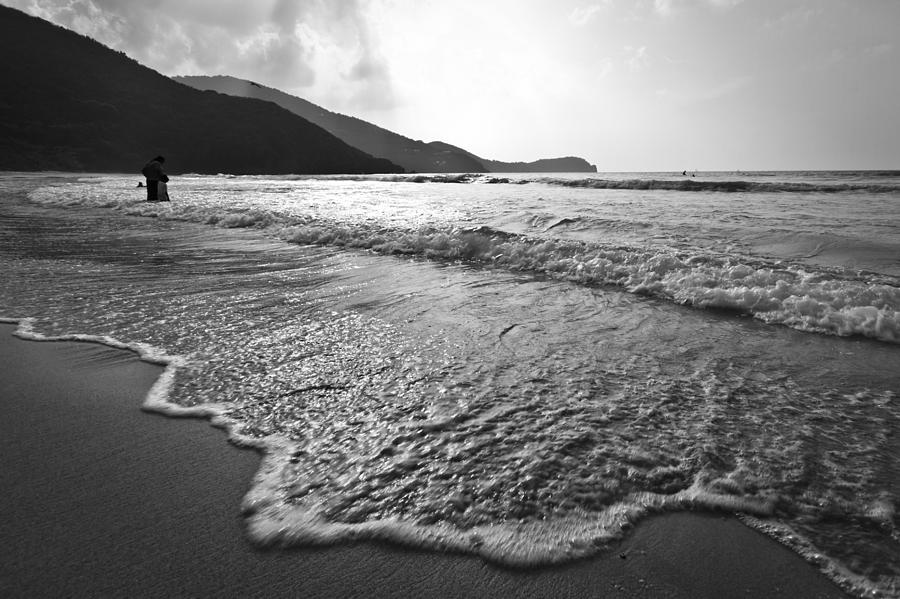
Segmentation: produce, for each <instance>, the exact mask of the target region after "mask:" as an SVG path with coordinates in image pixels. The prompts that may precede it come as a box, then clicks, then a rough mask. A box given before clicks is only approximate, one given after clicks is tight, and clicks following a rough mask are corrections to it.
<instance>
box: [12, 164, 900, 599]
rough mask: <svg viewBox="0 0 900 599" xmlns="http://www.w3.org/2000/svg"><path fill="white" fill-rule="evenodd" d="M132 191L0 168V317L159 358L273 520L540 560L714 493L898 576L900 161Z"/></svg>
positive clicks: (824, 553)
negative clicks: (233, 448) (234, 453)
mask: <svg viewBox="0 0 900 599" xmlns="http://www.w3.org/2000/svg"><path fill="white" fill-rule="evenodd" d="M135 181H136V179H135V178H134V177H128V176H82V177H79V176H69V175H58V176H54V175H14V174H8V175H5V176H4V177H3V179H2V183H0V185H2V187H0V197H2V200H0V201H2V205H3V210H2V213H0V214H2V217H0V268H2V270H3V272H4V273H6V274H5V276H4V278H5V279H6V280H7V281H8V282H7V283H5V284H4V285H3V286H2V289H0V317H5V318H14V319H29V320H27V321H25V325H26V328H28V330H30V331H33V332H34V333H35V334H38V335H44V336H52V337H57V336H59V337H72V336H88V337H89V338H92V339H98V338H103V339H107V341H109V340H111V339H114V340H116V341H117V342H120V343H122V344H125V345H127V346H130V347H134V348H137V349H139V350H140V351H142V352H145V354H146V355H148V356H154V357H155V358H156V359H162V360H166V361H168V362H170V367H169V369H168V370H167V373H166V375H164V378H163V379H162V382H161V383H160V384H159V385H157V387H156V388H155V389H154V396H153V398H152V402H154V404H153V405H155V406H156V407H158V408H160V409H164V410H168V411H169V412H181V411H185V410H186V411H187V412H188V413H191V412H194V413H198V414H201V413H202V414H214V415H216V416H217V417H218V418H220V419H221V420H222V422H225V423H228V424H229V426H230V427H231V432H232V435H233V436H234V437H235V438H236V439H239V440H240V441H241V442H245V443H249V444H253V445H258V446H263V447H265V448H266V449H267V450H268V452H269V453H268V454H267V458H266V459H265V461H264V463H263V466H262V469H261V471H260V474H259V476H258V477H257V480H256V481H254V487H253V489H252V490H251V492H250V493H249V495H248V497H247V499H246V500H245V505H244V506H243V508H244V510H245V511H246V514H247V516H248V524H249V529H250V533H251V536H252V537H253V538H254V539H255V540H257V541H259V542H263V543H287V544H291V543H321V542H333V541H337V540H341V539H349V538H390V539H394V540H400V541H402V542H405V543H408V544H410V545H413V546H418V547H426V548H453V549H458V550H462V551H466V552H471V553H477V554H480V555H483V556H485V557H486V558H488V559H492V560H496V561H500V562H503V563H510V564H548V563H554V562H560V561H565V560H569V559H573V558H575V557H578V556H583V555H589V554H591V553H594V552H597V551H602V550H603V548H604V547H607V546H608V545H609V544H610V543H612V542H613V541H614V540H616V539H618V538H621V536H622V535H623V534H627V530H628V528H629V527H630V526H631V525H632V524H633V523H634V522H635V521H637V520H639V519H640V518H641V517H643V516H645V515H647V514H649V513H653V512H656V511H661V510H683V509H722V510H725V511H728V512H733V513H737V514H740V515H741V516H742V517H743V518H744V519H745V521H746V522H748V523H749V524H750V525H752V526H756V527H758V528H760V529H761V530H764V531H765V532H767V533H769V534H771V535H773V536H775V537H776V538H778V539H779V540H781V541H783V542H785V543H786V544H787V545H788V546H790V547H792V548H794V549H795V550H797V551H798V552H800V553H802V554H803V555H805V556H806V557H807V558H808V559H810V560H811V561H813V562H814V563H816V564H818V565H819V566H820V567H821V568H822V569H823V571H825V572H826V573H827V574H828V575H830V576H831V577H832V578H834V579H835V580H837V581H838V582H839V583H840V584H842V585H843V586H844V588H846V589H848V590H850V591H852V592H854V593H856V594H860V595H863V594H876V595H877V594H883V595H887V596H892V595H896V594H897V592H898V582H900V580H898V579H900V540H898V528H897V523H898V522H897V514H896V507H897V502H898V493H900V483H898V481H900V462H898V460H900V442H898V439H897V436H896V434H895V431H896V430H897V427H898V424H900V422H898V418H900V406H898V403H897V402H898V399H897V392H898V389H900V369H898V368H897V365H898V363H900V361H898V357H900V353H898V352H900V349H898V343H900V312H898V311H900V262H898V256H900V228H898V225H897V223H898V222H900V220H898V217H900V175H898V174H896V173H872V172H868V173H867V172H864V173H718V174H700V176H698V177H682V176H680V175H677V176H676V175H672V174H661V173H641V174H635V173H625V174H598V175H596V176H593V177H589V178H584V177H583V176H582V175H578V176H568V175H566V176H563V175H560V176H554V175H549V176H548V175H508V176H503V175H494V174H492V175H471V176H454V175H447V176H422V175H419V176H413V175H410V176H398V177H393V176H392V177H379V176H371V177H330V178H321V177H261V176H260V177H227V176H215V177H213V176H184V177H178V178H173V181H172V183H171V185H170V193H171V195H172V198H173V200H174V201H173V202H172V203H171V204H170V205H162V204H147V203H144V202H142V201H141V200H142V199H143V195H142V194H143V190H139V189H134V184H135ZM236 509H237V506H236Z"/></svg>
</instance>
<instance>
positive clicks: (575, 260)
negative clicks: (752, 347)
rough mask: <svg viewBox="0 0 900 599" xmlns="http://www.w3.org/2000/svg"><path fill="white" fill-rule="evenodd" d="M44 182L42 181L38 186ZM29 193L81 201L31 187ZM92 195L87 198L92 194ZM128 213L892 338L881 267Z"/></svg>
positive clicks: (501, 236)
mask: <svg viewBox="0 0 900 599" xmlns="http://www.w3.org/2000/svg"><path fill="white" fill-rule="evenodd" d="M47 189H48V188H45V190H47ZM31 198H32V201H37V202H47V203H56V204H58V203H65V204H67V205H72V204H73V203H76V204H78V203H88V202H89V199H88V198H87V197H82V198H78V197H73V196H64V197H61V196H59V195H58V194H56V193H54V192H52V191H39V192H35V193H33V194H32V196H31ZM95 199H96V198H95ZM99 203H100V205H103V206H107V207H116V208H118V209H121V210H124V211H125V212H127V213H129V214H133V215H141V216H151V217H159V218H163V219H171V220H184V221H192V222H199V223H204V224H209V225H215V226H220V227H224V228H249V227H252V228H258V229H265V230H266V231H267V232H268V233H269V234H272V235H274V236H277V237H279V238H280V239H282V240H284V241H287V242H290V243H296V244H302V245H327V246H335V247H343V248H352V249H362V250H369V251H374V252H377V253H380V254H387V255H407V256H413V257H419V258H424V259H429V260H439V261H455V262H465V263H470V264H474V265H478V266H483V267H490V268H502V269H506V270H512V271H521V272H529V273H534V274H538V275H542V276H548V277H552V278H554V279H559V280H566V281H571V282H576V283H580V284H586V285H612V286H616V287H620V288H623V289H625V290H627V291H629V292H631V293H636V294H642V295H647V296H652V297H656V298H662V299H666V300H669V301H672V302H675V303H678V304H681V305H687V306H693V307H696V308H704V309H721V310H728V311H733V312H735V313H738V314H746V315H750V316H753V317H754V318H757V319H759V320H761V321H763V322H766V323H770V324H780V325H785V326H789V327H792V328H796V329H799V330H803V331H809V332H816V333H825V334H830V335H838V336H853V335H859V336H864V337H870V338H873V339H878V340H881V341H886V342H890V343H900V283H898V281H897V280H896V279H895V278H893V277H890V276H887V275H873V274H872V273H865V274H860V273H856V272H853V271H846V270H843V269H838V268H834V269H829V268H826V267H810V266H808V265H799V264H791V263H788V262H784V261H778V262H774V261H767V260H763V259H750V258H746V257H740V256H735V255H729V254H721V255H716V254H713V253H710V252H709V251H707V250H699V249H698V250H696V251H694V252H689V251H684V252H676V251H674V250H672V249H671V248H663V247H634V246H616V245H608V244H604V243H597V242H585V241H576V240H568V239H560V238H555V237H552V236H529V235H523V234H516V233H509V232H505V231H502V230H499V229H495V228H492V227H488V226H478V227H452V226H451V227H421V228H418V229H405V228H396V227H392V226H382V225H379V224H368V223H359V222H341V221H330V220H323V219H313V218H311V217H302V216H296V215H284V214H280V213H278V212H276V211H272V210H268V209H264V208H254V209H251V210H246V209H244V210H241V209H229V207H228V206H222V205H217V206H205V207H204V206H192V205H186V204H185V205H181V204H172V205H165V206H163V205H160V204H148V203H145V202H133V201H109V200H106V201H101V202H99Z"/></svg>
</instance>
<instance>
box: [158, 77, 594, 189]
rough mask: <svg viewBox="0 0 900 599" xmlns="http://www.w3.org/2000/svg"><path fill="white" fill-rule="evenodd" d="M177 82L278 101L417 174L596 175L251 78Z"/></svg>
mask: <svg viewBox="0 0 900 599" xmlns="http://www.w3.org/2000/svg"><path fill="white" fill-rule="evenodd" d="M173 79H175V81H178V82H179V83H184V84H185V85H190V86H191V87H195V88H197V89H199V90H208V91H216V92H219V93H222V94H228V95H231V96H240V97H244V98H258V99H260V100H267V101H269V102H274V103H275V104H278V105H279V106H281V107H282V108H285V109H287V110H290V111H291V112H293V113H294V114H296V115H299V116H302V117H303V118H305V119H307V120H309V121H311V122H313V123H315V124H317V125H319V126H320V127H322V128H323V129H325V130H327V131H328V132H329V133H331V134H333V135H335V136H336V137H338V138H339V139H342V140H343V141H345V142H347V143H348V144H350V145H351V146H353V147H355V148H359V149H361V150H363V151H364V152H368V153H369V154H372V155H373V156H382V157H384V158H387V159H388V160H390V161H391V162H395V163H396V164H399V165H400V166H402V167H403V168H405V169H406V170H408V171H410V172H415V173H466V172H470V173H471V172H475V173H485V172H492V173H524V172H531V173H551V172H553V173H595V172H597V167H596V166H594V165H592V164H590V163H588V161H587V160H585V159H584V158H578V157H575V156H567V157H563V158H544V159H541V160H535V161H532V162H502V161H499V160H488V159H485V158H481V157H479V156H476V155H475V154H472V153H471V152H468V151H466V150H464V149H462V148H458V147H456V146H453V145H451V144H448V143H444V142H440V141H433V142H429V143H425V142H423V141H419V140H414V139H410V138H408V137H405V136H403V135H400V134H398V133H394V132H392V131H388V130H387V129H383V128H381V127H379V126H377V125H373V124H372V123H368V122H366V121H363V120H361V119H358V118H355V117H352V116H347V115H343V114H339V113H336V112H331V111H330V110H327V109H325V108H322V107H321V106H317V105H316V104H313V103H312V102H309V101H307V100H304V99H303V98H298V97H296V96H292V95H290V94H287V93H285V92H282V91H279V90H277V89H272V88H270V87H265V86H263V85H260V84H258V83H254V82H253V81H247V80H244V79H237V78H235V77H228V76H224V75H219V76H216V77H202V76H182V77H173Z"/></svg>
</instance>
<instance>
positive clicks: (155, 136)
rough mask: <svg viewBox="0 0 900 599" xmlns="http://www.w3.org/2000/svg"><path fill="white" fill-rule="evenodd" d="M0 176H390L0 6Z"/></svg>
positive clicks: (274, 112) (260, 111)
mask: <svg viewBox="0 0 900 599" xmlns="http://www.w3.org/2000/svg"><path fill="white" fill-rule="evenodd" d="M0 53H2V56H3V61H2V63H0V78H2V80H3V96H2V98H0V170H28V171H33V170H61V171H97V172H131V171H135V170H137V169H138V168H140V166H141V165H142V164H143V163H144V162H146V160H147V159H148V158H150V157H151V156H153V155H155V154H163V155H165V156H166V157H167V158H169V165H170V168H172V169H173V170H177V171H178V172H194V173H210V174H215V173H231V174H249V173H254V174H288V173H294V174H305V173H317V174H335V173H353V174H360V173H395V172H401V171H402V169H401V168H400V167H399V166H397V165H395V164H393V163H391V162H389V161H387V160H384V159H380V158H374V157H373V156H370V155H368V154H366V153H364V152H362V151H360V150H358V149H356V148H354V147H351V146H350V145H348V144H346V143H345V142H343V141H341V140H339V139H337V138H335V137H334V136H332V135H331V134H330V133H328V132H327V131H325V130H324V129H322V128H320V127H319V126H317V125H314V124H312V123H310V122H309V121H307V120H305V119H302V118H300V117H298V116H297V115H295V114H292V113H291V112H289V111H287V110H284V109H283V108H280V107H278V106H275V105H273V104H272V103H270V102H262V101H259V100H253V99H248V98H236V97H230V96H224V95H221V94H216V93H204V92H200V91H197V90H196V89H193V88H191V87H188V86H186V85H182V84H180V83H176V82H175V81H172V80H171V79H169V78H168V77H165V76H163V75H161V74H159V73H157V72H156V71H153V70H152V69H149V68H147V67H145V66H142V65H141V64H139V63H137V62H136V61H134V60H132V59H131V58H128V57H127V56H125V55H124V54H123V53H120V52H116V51H114V50H111V49H109V48H107V47H106V46H103V45H102V44H100V43H98V42H96V41H94V40H92V39H90V38H87V37H84V36H82V35H79V34H77V33H74V32H72V31H69V30H67V29H64V28H62V27H58V26H56V25H53V24H51V23H49V22H47V21H44V20H42V19H39V18H36V17H32V16H29V15H26V14H25V13H23V12H20V11H18V10H15V9H12V8H9V7H5V6H0Z"/></svg>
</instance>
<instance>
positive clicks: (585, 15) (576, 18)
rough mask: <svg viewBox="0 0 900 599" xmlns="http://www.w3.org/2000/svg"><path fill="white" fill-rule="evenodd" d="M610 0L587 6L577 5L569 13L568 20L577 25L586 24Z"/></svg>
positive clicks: (607, 4) (608, 3)
mask: <svg viewBox="0 0 900 599" xmlns="http://www.w3.org/2000/svg"><path fill="white" fill-rule="evenodd" d="M611 1H612V0H603V2H599V3H597V4H591V5H589V6H578V7H576V8H575V9H574V10H573V11H572V13H571V14H570V15H569V20H570V21H571V22H572V23H574V24H575V25H577V26H579V27H581V26H583V25H587V24H588V23H589V22H590V21H591V20H593V18H594V17H595V16H597V14H598V13H599V12H600V11H602V10H603V9H604V8H606V7H607V6H609V5H610V3H611Z"/></svg>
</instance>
